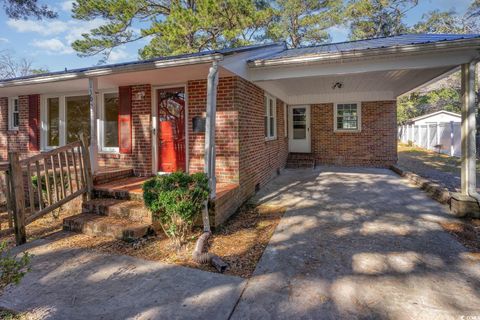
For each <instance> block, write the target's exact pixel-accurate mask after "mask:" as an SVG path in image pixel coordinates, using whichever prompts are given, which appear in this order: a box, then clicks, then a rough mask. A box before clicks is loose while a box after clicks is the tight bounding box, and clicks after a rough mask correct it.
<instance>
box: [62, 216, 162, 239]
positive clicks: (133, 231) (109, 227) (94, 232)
mask: <svg viewBox="0 0 480 320" xmlns="http://www.w3.org/2000/svg"><path fill="white" fill-rule="evenodd" d="M63 230H67V231H73V232H78V233H83V234H86V235H89V236H100V237H108V238H114V239H119V240H124V241H133V240H135V239H139V238H142V237H143V236H145V235H148V234H151V233H153V228H152V226H151V225H150V224H148V223H139V222H132V221H130V220H127V219H118V218H113V217H108V216H99V215H96V214H89V213H82V214H78V215H75V216H71V217H68V218H65V219H63Z"/></svg>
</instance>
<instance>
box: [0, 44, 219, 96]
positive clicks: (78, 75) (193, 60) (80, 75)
mask: <svg viewBox="0 0 480 320" xmlns="http://www.w3.org/2000/svg"><path fill="white" fill-rule="evenodd" d="M222 59H223V55H222V54H219V53H216V54H211V55H205V56H199V57H189V58H178V59H172V60H158V61H152V62H145V63H142V62H140V63H134V64H125V65H117V66H111V67H99V68H97V69H88V70H85V71H80V72H75V71H72V72H68V71H67V72H65V73H60V74H49V75H44V76H42V75H40V76H33V77H31V78H25V79H17V80H15V79H13V80H5V81H0V88H8V87H16V86H24V85H31V84H40V83H48V82H57V81H65V80H77V79H86V78H91V77H96V76H97V77H98V76H104V75H111V74H119V73H127V72H134V71H146V70H155V69H162V68H169V67H178V66H187V65H192V64H201V63H209V62H212V61H220V60H222Z"/></svg>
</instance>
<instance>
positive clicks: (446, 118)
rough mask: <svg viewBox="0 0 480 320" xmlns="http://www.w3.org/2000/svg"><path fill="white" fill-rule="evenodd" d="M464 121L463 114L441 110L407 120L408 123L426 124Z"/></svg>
mask: <svg viewBox="0 0 480 320" xmlns="http://www.w3.org/2000/svg"><path fill="white" fill-rule="evenodd" d="M445 122H462V116H461V115H459V114H458V113H455V112H450V111H445V110H440V111H437V112H432V113H429V114H424V115H423V116H419V117H416V118H413V119H410V120H408V121H407V124H408V125H414V126H418V125H424V124H429V123H445Z"/></svg>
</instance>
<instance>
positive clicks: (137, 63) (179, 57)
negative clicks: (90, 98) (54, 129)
mask: <svg viewBox="0 0 480 320" xmlns="http://www.w3.org/2000/svg"><path fill="white" fill-rule="evenodd" d="M278 45H283V43H278V42H275V43H267V44H255V45H250V46H244V47H238V48H225V49H219V50H208V51H201V52H196V53H189V54H181V55H175V56H166V57H158V58H153V59H149V60H137V61H130V62H123V63H115V64H104V65H97V66H93V67H86V68H77V69H67V68H65V70H63V71H54V72H47V73H41V74H34V75H29V76H24V77H16V78H8V79H0V83H2V82H11V81H17V80H26V79H34V78H41V77H48V76H57V75H62V74H70V73H83V72H88V71H91V70H102V69H115V68H121V67H128V66H141V65H148V64H152V63H155V62H163V61H170V60H172V61H173V60H183V59H188V58H197V57H199V58H200V57H206V56H213V55H225V56H226V55H231V54H235V53H240V52H245V51H250V50H256V49H260V48H266V47H270V46H278Z"/></svg>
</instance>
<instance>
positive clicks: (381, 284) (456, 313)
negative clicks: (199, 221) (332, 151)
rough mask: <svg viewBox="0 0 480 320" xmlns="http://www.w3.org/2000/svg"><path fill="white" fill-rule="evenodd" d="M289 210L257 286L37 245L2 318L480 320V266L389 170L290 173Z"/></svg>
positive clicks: (274, 197)
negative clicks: (23, 314)
mask: <svg viewBox="0 0 480 320" xmlns="http://www.w3.org/2000/svg"><path fill="white" fill-rule="evenodd" d="M255 200H256V201H258V202H260V203H264V204H272V205H282V206H284V205H286V206H287V207H288V208H289V209H288V211H287V213H286V214H285V216H284V218H283V219H282V221H281V222H280V224H279V225H278V227H277V230H276V232H275V233H274V235H273V237H272V239H271V241H270V244H269V245H268V247H267V249H266V251H265V253H264V254H263V256H262V258H261V260H260V262H259V265H258V266H257V269H256V271H255V274H254V276H253V277H252V278H251V279H249V280H248V283H247V281H246V280H245V279H241V278H238V277H231V276H225V275H220V274H214V273H210V272H205V271H200V270H195V269H188V268H184V267H180V266H175V265H167V264H163V263H157V262H148V261H144V260H140V259H135V258H132V257H125V256H110V255H104V254H97V253H93V252H91V251H85V250H81V249H70V250H54V249H52V248H49V242H48V241H45V240H40V241H35V242H32V243H30V244H28V246H30V247H31V248H30V251H31V252H32V253H34V254H35V257H34V263H33V266H34V270H33V271H32V272H30V273H28V274H27V276H26V277H25V278H24V279H23V281H22V282H21V283H20V285H19V286H16V287H11V288H9V289H8V290H7V291H6V292H5V293H4V294H3V295H1V296H0V307H6V308H10V309H14V310H17V311H26V310H32V311H33V313H34V314H36V315H38V316H40V317H41V318H42V319H339V318H343V319H356V318H357V319H452V318H453V319H462V316H465V317H463V319H480V263H479V261H480V258H479V256H478V255H477V256H476V257H475V255H473V254H470V253H468V252H467V251H466V249H465V248H464V247H463V246H462V245H461V244H460V243H458V242H457V241H456V240H455V239H454V238H452V237H451V236H450V235H449V234H447V233H445V232H444V231H443V230H442V228H441V227H440V226H439V224H438V221H441V220H447V219H451V218H450V217H449V216H448V215H447V213H446V211H445V208H444V207H442V206H441V205H440V204H438V203H437V202H435V201H433V200H430V199H429V198H427V197H426V196H425V195H424V193H423V192H422V191H420V190H418V189H416V188H414V187H412V186H409V185H408V183H407V182H406V181H404V180H402V179H400V178H399V177H398V176H396V175H395V174H394V173H392V172H391V171H389V170H379V169H353V168H352V169H338V168H320V169H319V170H316V171H312V170H304V171H302V170H294V171H288V170H287V171H285V173H284V174H282V175H281V176H279V177H278V178H277V179H275V180H274V181H273V182H272V183H270V184H269V185H268V186H267V187H265V188H264V189H263V190H262V191H261V192H260V194H258V196H257V197H256V199H255Z"/></svg>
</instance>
